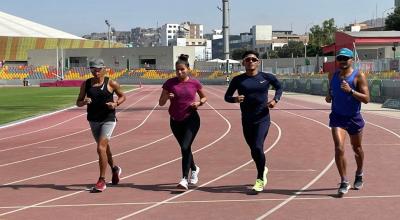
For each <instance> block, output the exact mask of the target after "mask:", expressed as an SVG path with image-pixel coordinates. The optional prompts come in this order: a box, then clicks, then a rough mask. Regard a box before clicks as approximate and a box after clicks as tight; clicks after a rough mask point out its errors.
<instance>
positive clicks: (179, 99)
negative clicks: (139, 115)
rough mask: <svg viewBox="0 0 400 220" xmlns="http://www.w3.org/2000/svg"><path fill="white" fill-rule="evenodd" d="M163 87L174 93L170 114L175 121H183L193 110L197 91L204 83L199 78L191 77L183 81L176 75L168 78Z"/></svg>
mask: <svg viewBox="0 0 400 220" xmlns="http://www.w3.org/2000/svg"><path fill="white" fill-rule="evenodd" d="M162 88H163V89H165V90H167V91H168V92H170V93H173V94H174V98H172V99H170V101H171V104H170V106H169V109H168V112H169V115H170V116H171V118H172V119H173V120H175V121H182V120H184V119H185V118H186V117H188V116H189V115H190V113H191V112H192V111H193V108H192V107H191V106H190V105H191V104H192V103H193V102H195V101H196V94H197V91H199V90H200V89H201V88H202V85H201V83H200V82H199V81H198V80H197V79H192V78H189V79H188V80H187V81H182V82H181V81H179V79H178V78H177V77H174V78H171V79H168V80H167V81H166V82H165V83H164V85H163V86H162Z"/></svg>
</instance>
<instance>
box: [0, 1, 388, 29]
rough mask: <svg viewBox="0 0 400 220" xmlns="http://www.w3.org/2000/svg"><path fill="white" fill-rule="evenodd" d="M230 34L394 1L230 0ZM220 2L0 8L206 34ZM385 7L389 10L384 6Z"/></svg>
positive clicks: (343, 15) (376, 12)
mask: <svg viewBox="0 0 400 220" xmlns="http://www.w3.org/2000/svg"><path fill="white" fill-rule="evenodd" d="M229 2H230V12H231V15H230V25H231V34H238V33H240V32H248V31H249V29H250V27H251V26H252V25H254V24H270V25H272V28H273V30H290V29H291V27H292V29H293V31H294V32H295V33H298V34H302V33H304V32H305V31H306V28H308V29H309V28H310V27H311V26H312V25H313V24H321V22H322V21H323V20H327V19H329V18H334V19H335V22H336V25H337V26H343V25H344V24H349V23H353V22H354V21H364V20H368V19H371V18H375V17H382V14H383V12H384V11H385V10H386V9H389V8H391V7H393V6H394V0H331V1H328V0H279V1H272V0H230V1H229ZM217 6H220V7H221V8H222V0H180V1H177V0H157V1H155V0H153V1H151V0H147V1H145V0H109V1H105V0H0V11H2V12H5V13H8V14H12V15H14V16H18V17H22V18H25V19H29V20H32V21H34V22H37V23H40V24H43V25H47V26H50V27H53V28H56V29H59V30H62V31H65V32H68V33H71V34H75V35H78V36H82V35H83V34H89V33H92V32H105V31H106V30H107V27H106V25H105V23H104V20H105V19H108V20H110V22H111V25H112V26H113V27H114V28H115V29H116V30H117V31H129V30H130V29H131V28H134V27H143V28H149V27H157V25H158V26H161V25H163V24H165V23H181V22H183V21H191V22H193V23H200V24H203V25H204V28H205V32H206V33H209V32H210V31H211V30H212V29H221V26H222V13H221V12H220V11H219V10H218V9H217ZM388 11H390V10H388Z"/></svg>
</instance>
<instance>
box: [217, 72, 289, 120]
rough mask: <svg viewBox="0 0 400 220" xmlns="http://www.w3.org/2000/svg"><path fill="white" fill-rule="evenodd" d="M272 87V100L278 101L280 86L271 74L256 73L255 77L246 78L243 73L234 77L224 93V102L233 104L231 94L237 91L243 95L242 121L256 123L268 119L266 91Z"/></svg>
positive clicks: (280, 92)
mask: <svg viewBox="0 0 400 220" xmlns="http://www.w3.org/2000/svg"><path fill="white" fill-rule="evenodd" d="M270 85H272V86H273V87H274V88H275V90H276V91H275V96H274V99H275V100H276V101H278V100H280V98H281V96H282V86H281V84H280V82H279V81H278V79H277V78H276V77H275V76H274V75H272V74H271V73H264V72H258V73H257V74H256V75H255V76H248V75H246V74H245V73H243V74H240V75H238V76H236V77H234V78H233V79H232V81H231V83H230V84H229V87H228V90H227V91H226V93H225V101H226V102H230V103H234V102H235V98H234V97H233V94H234V93H235V91H236V90H237V91H238V94H239V95H244V100H243V102H241V103H240V110H241V111H242V120H243V121H244V122H249V123H258V122H261V121H265V120H268V119H269V108H268V89H269V87H270Z"/></svg>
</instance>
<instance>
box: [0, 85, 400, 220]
mask: <svg viewBox="0 0 400 220" xmlns="http://www.w3.org/2000/svg"><path fill="white" fill-rule="evenodd" d="M225 89H226V87H224V86H206V87H205V92H206V95H207V96H208V102H207V104H206V105H204V106H202V108H201V110H200V111H199V113H200V116H201V121H202V123H201V128H200V131H199V134H198V135H197V138H196V140H195V142H194V144H193V148H194V149H193V151H194V158H195V161H196V163H197V164H198V165H199V166H200V167H201V172H200V181H199V184H198V185H197V186H196V187H195V186H192V187H191V188H190V190H188V191H185V192H183V191H180V190H177V189H176V188H175V186H176V184H177V182H178V181H179V179H180V174H181V168H180V163H181V160H180V150H179V147H178V145H177V142H176V140H175V139H174V137H173V136H172V134H171V131H170V128H169V119H168V113H167V109H166V107H159V106H157V102H158V97H159V93H160V86H145V87H143V88H142V89H140V90H137V91H134V92H131V93H128V94H127V96H128V99H127V101H126V102H125V103H124V104H123V105H121V106H120V107H119V110H118V119H119V122H118V124H117V127H116V129H115V131H114V136H113V138H112V140H111V147H112V152H113V154H114V161H115V162H116V164H118V165H120V166H121V167H122V169H123V173H122V180H121V182H120V185H118V186H114V187H112V186H109V187H108V188H107V189H106V191H104V192H103V193H95V194H94V193H89V192H88V191H86V189H87V188H89V187H91V186H92V185H93V184H94V183H95V181H96V180H97V178H98V164H97V154H96V147H95V144H94V142H93V138H92V136H91V133H90V130H89V129H88V128H89V126H88V123H87V122H86V114H85V108H70V109H67V110H65V111H61V112H59V113H56V114H52V115H49V116H46V117H42V118H40V119H37V120H30V121H28V122H25V123H21V124H18V125H15V126H10V127H6V128H2V129H0V173H1V179H0V181H1V182H0V184H1V186H0V195H1V197H0V198H1V199H0V219H58V220H63V219H186V218H189V219H191V220H193V219H380V220H382V219H396V218H397V217H398V216H400V172H399V168H400V162H399V158H400V123H399V122H400V119H399V118H400V117H399V118H395V117H386V116H379V115H374V114H370V113H368V112H367V113H364V116H365V119H366V121H367V124H366V129H365V133H364V140H363V143H364V151H365V158H366V162H365V181H366V182H365V186H364V188H363V189H362V190H360V191H355V190H351V191H349V193H348V194H346V195H345V197H343V198H337V197H336V191H337V187H338V185H337V184H338V181H339V177H338V173H337V170H336V167H335V164H334V160H333V159H334V154H333V143H332V140H331V134H330V130H329V128H328V127H327V122H328V113H329V109H328V108H327V107H326V105H319V104H316V103H310V102H305V101H299V100H296V99H295V95H288V96H283V99H282V101H281V102H280V103H279V104H278V106H277V107H278V109H275V110H273V111H271V114H272V120H273V124H272V125H271V128H270V132H269V135H268V138H267V141H266V143H265V151H266V155H267V164H268V167H269V169H270V173H269V176H268V179H269V181H268V185H267V189H266V190H265V191H264V192H263V193H259V194H257V195H253V194H252V193H250V190H249V188H250V187H251V185H252V184H253V183H254V181H255V175H256V171H255V166H254V163H253V162H252V161H251V157H250V152H249V149H248V147H247V145H246V144H245V142H244V138H243V135H242V132H241V122H240V111H239V106H238V105H236V104H229V103H225V102H224V100H223V95H224V92H225ZM346 143H347V146H346V157H347V159H348V173H349V177H350V178H351V180H352V181H353V174H354V171H355V161H354V159H353V154H352V150H351V146H349V145H348V143H349V140H346ZM107 175H108V176H107V177H108V180H109V179H110V171H109V170H108V172H107Z"/></svg>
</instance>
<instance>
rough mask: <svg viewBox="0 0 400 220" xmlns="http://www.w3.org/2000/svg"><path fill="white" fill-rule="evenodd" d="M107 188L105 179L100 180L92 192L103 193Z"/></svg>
mask: <svg viewBox="0 0 400 220" xmlns="http://www.w3.org/2000/svg"><path fill="white" fill-rule="evenodd" d="M106 188H107V185H106V181H105V179H104V178H99V180H98V181H97V183H96V185H94V187H93V188H92V192H103V191H104V190H105V189H106Z"/></svg>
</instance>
